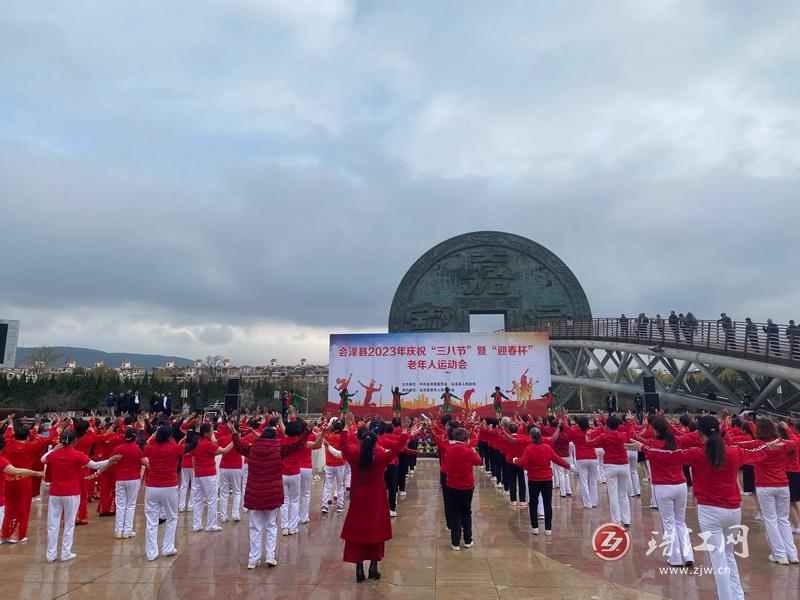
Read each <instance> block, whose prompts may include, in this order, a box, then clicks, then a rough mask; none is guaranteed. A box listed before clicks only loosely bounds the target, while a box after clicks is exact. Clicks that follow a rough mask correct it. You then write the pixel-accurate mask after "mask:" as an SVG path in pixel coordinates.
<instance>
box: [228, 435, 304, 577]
mask: <svg viewBox="0 0 800 600" xmlns="http://www.w3.org/2000/svg"><path fill="white" fill-rule="evenodd" d="M231 426H232V428H233V430H234V431H233V435H232V441H233V444H234V446H235V447H236V450H237V452H239V453H240V454H241V455H242V456H244V457H246V458H247V461H248V463H247V464H248V465H249V466H248V467H247V468H248V470H249V471H250V472H249V473H248V476H247V485H246V486H245V488H244V507H245V508H246V509H247V511H248V521H249V524H248V531H249V533H250V553H249V555H248V559H247V568H248V569H255V568H256V567H257V566H258V565H259V564H260V562H261V556H262V554H263V551H262V550H263V547H264V537H265V534H266V542H267V543H266V560H265V561H264V562H265V563H266V564H267V566H269V567H275V566H277V565H278V561H277V560H275V547H276V546H277V542H278V512H279V511H280V508H281V506H283V467H282V464H281V460H282V459H283V458H284V457H285V456H287V455H289V454H291V453H293V452H297V451H298V450H300V449H301V448H303V447H304V446H305V445H306V443H307V442H308V436H309V435H310V434H311V431H310V430H308V429H307V430H306V431H304V432H303V433H301V435H299V436H296V437H293V438H292V440H291V443H287V444H282V443H281V440H280V439H278V434H277V431H276V430H275V428H274V427H266V428H265V429H264V431H262V432H261V434H260V435H259V436H258V437H256V438H255V439H253V440H252V441H250V442H248V441H245V440H242V439H241V438H240V437H239V433H238V432H237V431H236V424H235V423H234V422H231Z"/></svg>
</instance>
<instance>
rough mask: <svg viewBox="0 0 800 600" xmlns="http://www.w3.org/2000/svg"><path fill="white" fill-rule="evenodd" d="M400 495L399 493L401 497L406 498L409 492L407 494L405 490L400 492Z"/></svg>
mask: <svg viewBox="0 0 800 600" xmlns="http://www.w3.org/2000/svg"><path fill="white" fill-rule="evenodd" d="M398 495H399V496H400V497H401V498H405V497H406V495H407V494H406V493H405V492H399V494H398Z"/></svg>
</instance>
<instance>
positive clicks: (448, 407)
mask: <svg viewBox="0 0 800 600" xmlns="http://www.w3.org/2000/svg"><path fill="white" fill-rule="evenodd" d="M453 398H455V399H456V400H461V398H459V397H458V396H456V395H455V394H454V393H453V392H451V391H450V388H449V387H446V388H444V393H443V394H442V395H441V396H439V399H440V400H442V401H443V404H442V412H443V413H447V414H450V413H452V412H453Z"/></svg>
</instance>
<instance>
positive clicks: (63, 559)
mask: <svg viewBox="0 0 800 600" xmlns="http://www.w3.org/2000/svg"><path fill="white" fill-rule="evenodd" d="M76 558H78V555H77V554H75V553H74V552H70V553H69V554H67V555H66V556H62V557H61V562H67V561H69V560H74V559H76ZM787 564H788V563H787Z"/></svg>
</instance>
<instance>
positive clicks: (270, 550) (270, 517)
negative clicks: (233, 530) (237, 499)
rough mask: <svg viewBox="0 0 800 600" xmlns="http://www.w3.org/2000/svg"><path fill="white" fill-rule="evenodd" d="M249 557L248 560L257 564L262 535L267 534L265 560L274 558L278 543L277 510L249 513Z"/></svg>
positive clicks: (252, 511) (259, 556) (259, 558)
mask: <svg viewBox="0 0 800 600" xmlns="http://www.w3.org/2000/svg"><path fill="white" fill-rule="evenodd" d="M249 515H250V516H249V517H248V518H249V520H250V523H249V527H248V529H249V531H250V555H249V557H248V560H249V561H250V562H251V563H252V564H257V563H258V562H259V561H260V560H261V548H262V544H263V540H264V533H266V534H267V558H275V545H276V544H277V541H278V509H277V508H273V509H272V510H251V511H249Z"/></svg>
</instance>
